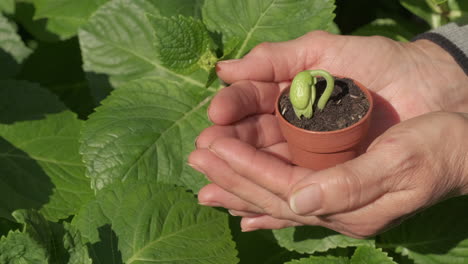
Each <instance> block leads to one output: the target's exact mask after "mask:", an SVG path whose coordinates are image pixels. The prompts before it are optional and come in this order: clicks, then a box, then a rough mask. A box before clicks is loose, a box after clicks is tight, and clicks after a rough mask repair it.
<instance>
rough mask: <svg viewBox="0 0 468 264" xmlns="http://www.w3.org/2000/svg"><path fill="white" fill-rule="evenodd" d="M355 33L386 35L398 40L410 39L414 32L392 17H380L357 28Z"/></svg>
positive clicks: (405, 40)
mask: <svg viewBox="0 0 468 264" xmlns="http://www.w3.org/2000/svg"><path fill="white" fill-rule="evenodd" d="M352 34H353V35H357V36H375V35H378V36H384V37H388V38H391V39H394V40H396V41H404V42H407V41H409V40H410V39H411V38H412V37H413V36H414V34H413V33H412V32H410V31H408V30H407V29H406V27H405V26H404V25H400V24H399V23H398V22H397V21H395V20H393V19H390V18H379V19H376V20H374V21H372V22H371V23H369V24H366V25H364V26H362V27H360V28H358V29H356V30H355V31H354V32H353V33H352Z"/></svg>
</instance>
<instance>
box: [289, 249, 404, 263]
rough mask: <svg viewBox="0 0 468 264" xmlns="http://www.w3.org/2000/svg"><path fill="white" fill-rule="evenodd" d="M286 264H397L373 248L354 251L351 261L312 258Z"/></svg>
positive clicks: (326, 257)
mask: <svg viewBox="0 0 468 264" xmlns="http://www.w3.org/2000/svg"><path fill="white" fill-rule="evenodd" d="M285 264H396V263H395V262H394V261H393V260H392V258H390V257H388V256H387V253H385V252H383V251H382V249H377V248H374V247H371V246H360V247H358V248H357V249H356V251H354V254H353V256H352V257H351V259H349V258H348V257H336V256H323V257H321V256H320V257H319V256H311V257H309V258H303V259H299V260H293V261H290V262H287V263H285Z"/></svg>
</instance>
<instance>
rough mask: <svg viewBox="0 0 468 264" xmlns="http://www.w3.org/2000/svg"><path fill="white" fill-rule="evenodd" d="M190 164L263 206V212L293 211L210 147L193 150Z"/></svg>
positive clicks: (278, 214) (245, 199)
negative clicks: (245, 176) (241, 173)
mask: <svg viewBox="0 0 468 264" xmlns="http://www.w3.org/2000/svg"><path fill="white" fill-rule="evenodd" d="M189 164H191V165H192V166H194V168H195V169H198V170H199V171H201V172H202V173H204V174H205V175H206V176H207V177H208V178H209V179H210V180H211V181H212V182H213V183H215V184H216V185H218V186H219V187H221V188H222V189H224V190H225V191H227V192H230V193H232V194H234V195H235V196H238V197H239V198H240V199H242V200H244V201H246V202H249V203H252V204H254V205H256V206H257V207H259V208H261V209H262V211H263V212H262V213H266V214H271V215H274V216H278V217H279V216H283V215H284V214H287V213H290V212H291V210H290V209H289V207H288V204H287V203H286V202H285V201H284V200H281V199H280V198H279V197H278V196H276V195H275V194H273V193H271V192H269V191H268V190H266V189H264V188H262V187H261V186H258V185H256V184H254V183H253V182H251V181H249V180H248V179H246V178H244V177H242V176H241V175H239V174H238V173H236V172H235V171H234V170H232V169H231V167H230V166H229V165H228V164H227V163H226V162H225V161H224V160H222V159H220V158H218V157H217V156H216V155H215V154H213V152H211V151H210V150H208V149H198V150H196V151H194V152H192V153H191V154H190V156H189ZM246 211H250V210H246Z"/></svg>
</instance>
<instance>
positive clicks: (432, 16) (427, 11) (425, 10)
mask: <svg viewBox="0 0 468 264" xmlns="http://www.w3.org/2000/svg"><path fill="white" fill-rule="evenodd" d="M400 3H401V5H402V6H404V7H405V8H406V9H408V10H409V11H411V12H412V13H413V14H415V15H417V16H418V17H420V18H422V19H424V20H425V21H426V22H427V23H428V24H429V25H431V27H432V28H435V27H438V26H440V25H442V21H441V16H440V14H437V13H435V12H434V10H432V9H431V7H430V6H429V5H428V4H427V1H422V0H400Z"/></svg>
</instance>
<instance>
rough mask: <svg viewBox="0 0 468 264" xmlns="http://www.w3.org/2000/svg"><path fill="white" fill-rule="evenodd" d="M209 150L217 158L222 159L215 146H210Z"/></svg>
mask: <svg viewBox="0 0 468 264" xmlns="http://www.w3.org/2000/svg"><path fill="white" fill-rule="evenodd" d="M208 150H209V151H211V152H212V153H213V154H215V155H216V156H217V157H220V158H221V156H220V155H219V153H218V152H216V150H215V149H214V148H213V144H210V145H209V146H208Z"/></svg>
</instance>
